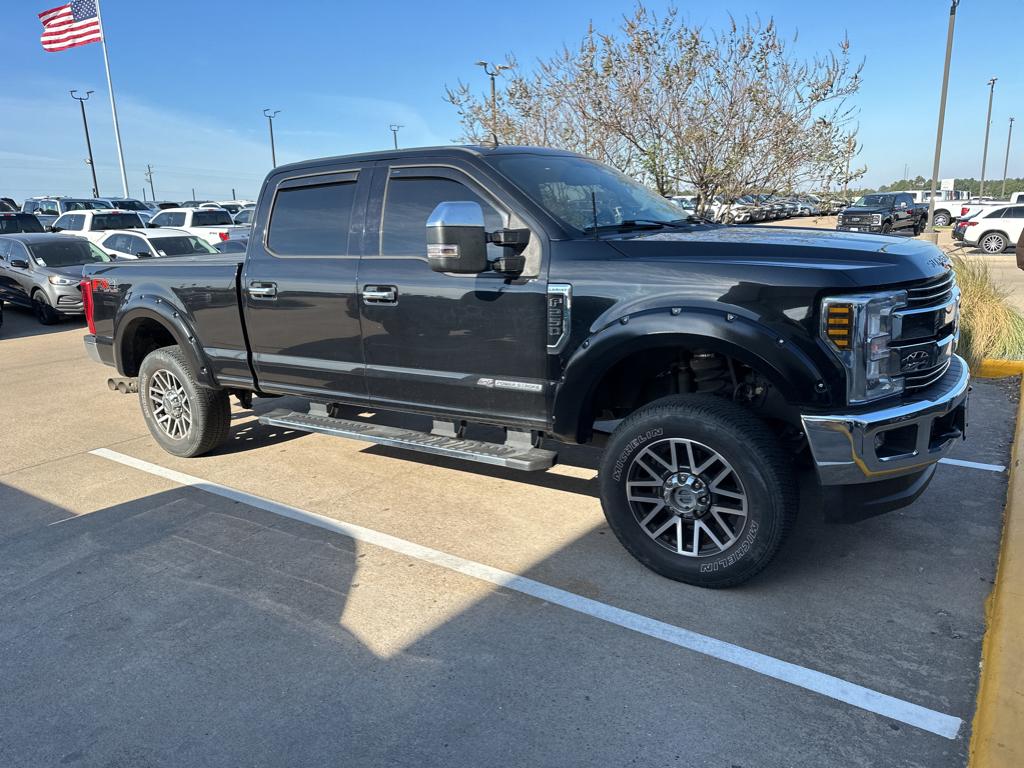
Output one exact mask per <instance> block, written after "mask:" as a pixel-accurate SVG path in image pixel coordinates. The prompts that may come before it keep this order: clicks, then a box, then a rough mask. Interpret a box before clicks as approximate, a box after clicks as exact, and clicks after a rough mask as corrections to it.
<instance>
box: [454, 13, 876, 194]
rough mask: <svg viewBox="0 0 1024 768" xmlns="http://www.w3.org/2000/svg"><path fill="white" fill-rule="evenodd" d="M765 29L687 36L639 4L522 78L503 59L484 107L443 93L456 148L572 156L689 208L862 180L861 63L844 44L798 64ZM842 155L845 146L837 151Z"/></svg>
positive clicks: (462, 92) (697, 31)
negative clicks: (514, 148)
mask: <svg viewBox="0 0 1024 768" xmlns="http://www.w3.org/2000/svg"><path fill="white" fill-rule="evenodd" d="M796 42H797V40H796V37H795V36H794V37H793V38H791V39H789V40H787V39H784V38H783V37H782V36H781V35H780V33H779V31H778V29H777V27H776V25H775V23H774V21H772V20H771V19H769V20H768V21H766V22H763V21H761V20H760V19H755V20H749V19H748V20H746V21H743V22H739V21H736V20H731V21H730V24H729V25H728V27H727V28H726V29H724V30H722V31H719V32H715V31H709V30H706V29H704V28H702V27H696V26H690V25H688V24H687V23H686V21H685V20H684V19H683V18H682V17H681V16H680V14H679V12H678V11H677V10H675V9H669V10H668V11H667V12H666V13H665V14H664V15H663V16H659V15H658V14H655V13H654V12H652V11H649V10H648V9H647V8H646V7H644V6H643V5H642V4H640V5H637V6H636V8H635V9H634V11H633V13H632V14H631V15H629V16H627V17H625V18H624V19H623V21H622V24H621V25H620V27H619V28H618V29H617V30H615V31H614V32H613V33H602V32H599V31H597V30H595V29H594V27H593V25H591V26H590V28H589V29H588V30H587V32H586V34H585V35H584V37H583V39H582V40H581V41H580V43H579V44H578V45H576V46H573V47H565V48H563V49H562V50H561V51H560V52H558V53H557V54H556V55H554V56H552V57H550V58H548V59H544V60H541V61H538V62H537V63H536V64H535V65H534V66H532V67H522V66H520V65H519V63H518V62H517V61H516V59H515V58H514V56H512V55H510V56H509V57H508V59H507V63H508V64H509V65H510V66H511V67H512V68H511V69H510V70H508V71H507V72H506V74H505V76H504V77H503V79H502V88H501V90H500V92H499V94H498V98H497V108H496V110H494V111H493V113H492V108H491V103H490V96H489V94H477V93H476V92H474V91H473V90H472V89H471V88H470V87H469V86H468V85H467V84H465V83H461V82H460V83H459V84H458V85H457V86H456V87H454V88H448V89H446V100H447V101H449V102H450V103H451V104H453V105H454V106H455V108H456V109H457V111H458V113H459V117H460V120H461V124H462V129H463V136H462V139H463V140H465V141H470V142H481V143H485V142H488V141H490V137H491V135H492V133H493V134H495V135H497V137H498V140H499V141H500V142H502V143H506V144H527V145H543V146H551V147H558V148H562V149H568V150H571V151H574V152H579V153H581V154H585V155H588V156H591V157H594V158H597V159H598V160H601V161H603V162H605V163H608V164H609V165H611V166H613V167H615V168H618V169H619V170H621V171H623V172H626V173H628V174H630V175H632V176H634V177H636V178H637V179H639V180H641V181H643V182H645V183H647V184H649V185H650V186H651V187H653V188H655V189H656V190H658V192H660V193H662V194H668V193H671V192H673V191H676V190H678V189H680V188H682V187H684V186H685V187H691V188H693V189H694V190H696V192H697V193H698V195H699V196H700V197H701V199H702V200H703V201H708V200H710V199H712V198H713V197H714V196H716V195H721V196H723V197H725V198H729V199H731V198H735V197H736V196H739V195H741V194H745V193H748V192H779V191H782V192H788V191H793V190H797V189H803V188H815V189H828V188H830V187H834V186H842V185H844V184H848V183H849V182H850V181H851V180H852V179H854V178H858V177H859V176H860V175H862V174H863V172H864V169H863V168H856V167H852V166H851V165H850V162H849V161H850V160H851V158H852V155H853V154H855V153H854V151H853V149H852V148H855V147H856V142H855V138H854V136H855V130H854V127H853V120H854V117H855V112H854V109H853V108H852V107H851V105H850V103H849V99H850V97H851V96H853V95H854V94H855V93H856V92H857V90H858V88H859V87H860V82H861V77H860V72H861V67H862V64H856V63H854V62H853V61H852V60H851V55H850V44H849V41H848V40H846V39H843V40H841V41H839V43H838V44H837V45H836V46H835V49H834V50H832V51H829V52H827V53H825V54H818V55H815V56H813V57H811V58H809V59H808V58H802V57H800V56H799V55H797V54H796V53H795V52H794V51H793V47H794V46H795V44H796ZM851 142H853V143H852V145H851Z"/></svg>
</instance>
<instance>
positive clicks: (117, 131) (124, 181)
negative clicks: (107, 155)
mask: <svg viewBox="0 0 1024 768" xmlns="http://www.w3.org/2000/svg"><path fill="white" fill-rule="evenodd" d="M96 18H97V20H98V21H99V23H100V45H102V46H103V66H104V68H105V69H106V70H107V92H108V93H110V112H111V114H112V115H113V116H114V142H115V143H116V144H117V159H118V162H120V164H121V188H122V189H123V190H124V197H128V174H126V173H125V170H124V150H122V149H121V128H120V127H119V126H118V124H117V104H116V103H115V102H114V84H113V83H112V82H111V81H110V60H109V59H108V58H107V28H106V27H105V26H103V15H102V14H101V13H100V0H96Z"/></svg>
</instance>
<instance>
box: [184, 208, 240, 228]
mask: <svg viewBox="0 0 1024 768" xmlns="http://www.w3.org/2000/svg"><path fill="white" fill-rule="evenodd" d="M234 223H235V222H233V221H232V220H231V214H230V213H228V212H227V211H211V210H199V211H196V212H195V213H193V214H192V226H193V227H224V226H230V225H232V224H234Z"/></svg>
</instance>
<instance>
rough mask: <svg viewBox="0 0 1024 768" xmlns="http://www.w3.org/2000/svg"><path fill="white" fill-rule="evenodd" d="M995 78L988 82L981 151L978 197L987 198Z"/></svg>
mask: <svg viewBox="0 0 1024 768" xmlns="http://www.w3.org/2000/svg"><path fill="white" fill-rule="evenodd" d="M998 79H999V78H998V77H993V78H992V79H991V80H989V81H988V115H986V117H985V148H984V149H983V150H982V151H981V190H980V191H979V192H978V197H984V196H985V164H986V163H987V162H988V129H989V128H991V127H992V96H993V95H994V94H995V92H996V80H998Z"/></svg>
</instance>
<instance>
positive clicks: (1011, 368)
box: [972, 358, 1024, 424]
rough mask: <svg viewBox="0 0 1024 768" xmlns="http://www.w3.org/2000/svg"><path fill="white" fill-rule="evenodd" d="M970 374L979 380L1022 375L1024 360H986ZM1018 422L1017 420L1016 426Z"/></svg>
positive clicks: (1023, 372)
mask: <svg viewBox="0 0 1024 768" xmlns="http://www.w3.org/2000/svg"><path fill="white" fill-rule="evenodd" d="M972 373H973V374H974V375H975V376H977V377H978V378H980V379H1001V378H1005V377H1007V376H1019V375H1021V374H1024V360H993V359H991V358H987V359H985V360H982V361H981V365H980V366H979V367H978V368H977V370H975V371H972ZM1019 423H1020V421H1019V420H1018V424H1019Z"/></svg>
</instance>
